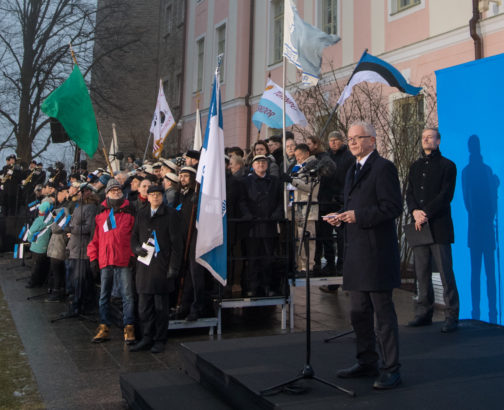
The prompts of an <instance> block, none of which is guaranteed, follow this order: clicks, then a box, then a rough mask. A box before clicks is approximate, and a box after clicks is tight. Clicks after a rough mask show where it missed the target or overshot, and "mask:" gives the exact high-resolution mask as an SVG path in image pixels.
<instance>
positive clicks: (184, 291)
mask: <svg viewBox="0 0 504 410" xmlns="http://www.w3.org/2000/svg"><path fill="white" fill-rule="evenodd" d="M440 141H441V135H440V134H439V131H438V130H437V129H433V128H432V129H431V128H429V129H426V130H424V132H423V134H422V148H423V152H422V156H421V157H420V159H419V160H418V161H417V162H415V163H414V164H413V165H412V168H411V171H410V179H409V186H408V190H407V198H406V200H407V205H408V208H409V209H408V211H409V213H410V214H411V215H412V218H413V220H414V222H415V227H416V229H417V231H421V230H422V229H426V228H424V227H425V226H426V224H428V226H430V229H431V230H432V236H433V243H428V244H425V245H423V246H419V247H416V248H415V258H416V259H418V261H419V263H417V264H416V270H417V276H418V278H419V297H418V303H417V309H416V316H415V318H414V320H413V321H411V322H410V325H411V326H424V325H429V324H431V323H432V309H433V303H434V300H433V296H432V283H431V282H430V280H429V279H430V274H431V273H432V268H431V265H430V262H429V261H430V258H431V257H433V258H434V259H435V260H436V264H437V265H438V267H439V268H440V270H441V277H442V280H443V285H444V287H445V290H444V292H445V294H444V296H445V303H446V305H447V310H446V315H447V316H446V322H445V324H444V326H443V331H444V332H451V331H454V330H456V328H457V324H458V293H457V289H456V284H455V279H454V275H453V271H452V270H451V248H450V243H452V242H453V226H452V222H451V215H450V202H451V200H452V197H453V191H454V186H455V175H456V169H455V165H454V164H453V163H452V162H451V161H449V160H447V159H446V158H444V157H442V156H441V154H440V151H439V144H440ZM324 146H326V147H327V148H324ZM284 153H285V155H284ZM199 155H200V153H199V152H198V151H194V150H189V151H187V152H186V153H184V154H183V155H179V156H176V157H174V158H171V159H165V158H159V159H158V160H156V161H146V162H144V163H142V162H141V161H139V160H137V159H136V158H135V156H134V155H129V156H128V157H127V159H126V161H125V163H124V164H122V168H123V170H121V171H118V172H116V173H113V174H111V173H109V172H107V169H103V168H98V169H96V170H94V171H93V172H89V171H88V170H87V163H86V161H80V163H79V164H78V166H76V167H75V168H74V169H72V170H71V172H70V174H69V177H68V178H67V173H66V171H65V170H64V167H63V164H62V163H59V162H57V163H56V164H55V167H54V169H49V178H48V180H47V181H45V178H46V174H45V172H44V171H43V169H42V164H39V163H36V162H34V161H33V162H32V163H31V164H30V166H29V168H28V169H27V170H26V171H23V170H22V169H20V167H19V166H18V165H17V164H16V158H15V156H12V155H11V156H10V157H8V158H7V165H6V166H5V167H4V169H3V171H2V190H1V192H2V198H1V205H2V212H3V214H4V215H15V214H16V213H23V212H24V213H25V214H30V213H31V214H32V215H33V217H34V218H32V219H33V221H32V222H31V223H30V226H29V229H27V231H26V235H25V236H26V237H25V238H23V241H24V242H25V243H26V244H29V248H30V251H31V253H32V255H33V264H32V272H31V277H30V281H29V283H28V284H27V287H28V288H32V287H40V286H45V285H46V284H48V287H49V288H50V293H49V295H48V297H47V299H46V300H47V301H48V302H60V301H63V300H65V298H67V297H68V295H71V298H70V300H71V302H70V305H71V309H72V312H73V313H83V312H86V311H87V310H89V309H91V308H92V307H93V305H95V304H96V300H95V291H94V289H95V286H94V285H95V283H97V284H98V283H99V284H100V294H99V300H98V307H99V315H100V325H99V328H98V330H97V333H96V335H95V337H94V338H93V342H95V343H100V342H103V341H106V340H108V339H109V329H110V326H111V317H110V316H111V312H110V310H111V307H110V300H111V296H119V297H120V298H121V300H122V314H123V324H124V340H125V342H126V343H128V344H132V346H131V347H130V350H131V351H138V350H145V349H151V351H152V352H154V353H157V352H161V351H163V349H164V344H165V343H166V339H167V330H168V323H169V320H170V318H177V319H185V320H187V321H194V320H197V319H198V318H200V317H204V316H205V315H206V314H207V313H208V312H209V310H211V295H212V294H215V293H219V292H221V291H223V292H224V295H226V293H227V294H228V295H229V294H232V293H233V292H238V293H239V296H241V297H272V296H276V295H277V294H285V293H283V292H284V291H285V288H286V286H283V285H285V278H286V273H287V271H289V273H292V274H296V275H303V276H304V275H305V274H306V272H307V271H308V272H310V273H311V274H312V275H322V276H330V275H343V279H344V280H343V283H344V288H345V289H347V290H349V291H350V295H351V319H352V324H353V327H354V330H355V332H356V335H357V358H358V363H357V365H355V366H354V367H353V368H350V369H345V370H344V371H342V372H341V373H340V376H341V377H360V376H369V375H375V374H376V373H377V362H378V354H377V352H376V349H375V346H374V340H375V334H374V330H373V323H374V318H373V315H374V314H376V320H377V328H378V334H379V338H378V341H379V343H380V347H381V349H380V351H381V355H382V361H383V365H382V367H381V370H382V372H381V376H380V378H379V379H378V380H377V381H376V383H375V384H376V386H375V387H376V388H391V387H395V386H396V385H397V384H399V383H400V376H399V368H400V364H399V353H398V333H397V317H396V315H395V310H394V305H393V302H392V289H393V288H395V287H398V286H399V285H400V275H399V250H398V239H397V233H396V227H395V219H396V218H397V216H398V215H399V214H400V213H401V212H402V208H403V205H402V202H403V201H402V199H401V198H402V197H401V191H400V187H399V180H398V177H397V170H396V168H395V166H394V165H393V163H392V162H390V161H388V160H386V159H384V158H381V157H380V156H379V154H378V152H377V150H376V132H375V130H374V128H373V127H372V125H371V124H368V123H365V122H358V123H355V124H353V125H352V126H351V127H350V129H349V131H348V136H345V135H344V134H343V133H342V132H339V131H332V132H330V133H329V134H328V137H327V140H326V141H320V140H319V139H318V138H317V137H314V136H311V137H308V138H307V139H306V141H305V142H298V143H297V142H296V141H295V139H294V136H293V135H292V134H291V133H287V137H286V142H285V147H284V146H283V143H282V137H281V136H277V135H276V136H272V137H270V138H268V139H267V140H258V141H257V142H255V144H253V146H252V147H251V148H250V149H249V150H244V149H242V148H240V147H228V148H226V150H225V161H226V164H225V166H226V170H227V172H226V190H227V217H228V255H229V258H228V259H229V267H228V286H227V288H226V289H224V290H222V289H220V288H219V286H218V285H217V282H216V281H214V280H212V279H211V277H210V275H209V273H208V271H206V269H205V268H204V267H203V266H202V265H200V264H198V263H197V262H196V260H195V246H196V240H197V235H198V231H197V229H196V226H195V220H196V218H195V215H196V210H197V204H198V184H197V183H196V180H195V179H196V173H197V168H198V163H199ZM427 188H429V189H427ZM310 200H311V201H310ZM312 202H313V203H312ZM19 204H21V206H20V205H19ZM305 228H306V232H307V233H308V234H307V235H305V236H303V233H304V230H305ZM285 238H287V240H285ZM305 238H307V240H306V241H304V239H305ZM303 242H304V243H305V248H306V252H298V251H297V249H295V248H296V247H302V246H303ZM293 248H294V249H293ZM294 255H295V256H294ZM279 260H286V261H287V262H289V261H290V262H294V263H293V264H292V265H291V267H286V265H287V264H285V266H283V267H282V268H279V265H278V261H279ZM323 260H324V261H325V264H323V263H322V261H323ZM322 290H324V291H333V290H334V289H333V288H330V287H324V288H322ZM138 324H140V325H141V326H137V325H138ZM138 339H139V340H138ZM135 342H137V343H135ZM383 375H385V376H383Z"/></svg>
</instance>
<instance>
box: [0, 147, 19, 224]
mask: <svg viewBox="0 0 504 410" xmlns="http://www.w3.org/2000/svg"><path fill="white" fill-rule="evenodd" d="M6 161H7V165H5V166H4V167H3V169H2V173H1V174H0V177H1V183H0V206H1V207H2V214H3V215H4V216H14V215H16V214H17V211H18V209H19V205H20V204H21V202H22V201H21V198H20V196H19V184H20V182H21V180H22V179H23V172H22V169H21V167H20V166H19V165H18V164H16V155H14V154H12V155H9V156H8V157H7V158H6Z"/></svg>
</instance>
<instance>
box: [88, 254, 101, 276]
mask: <svg viewBox="0 0 504 410" xmlns="http://www.w3.org/2000/svg"><path fill="white" fill-rule="evenodd" d="M90 266H91V273H92V274H93V278H94V279H95V280H97V279H98V278H99V277H100V265H99V264H98V259H95V260H94V261H91V262H90Z"/></svg>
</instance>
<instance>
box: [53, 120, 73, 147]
mask: <svg viewBox="0 0 504 410" xmlns="http://www.w3.org/2000/svg"><path fill="white" fill-rule="evenodd" d="M50 123H51V138H52V142H53V143H55V144H61V143H63V142H67V141H68V140H69V138H68V134H67V133H66V131H65V129H64V128H63V125H61V123H60V122H59V121H58V120H57V119H56V118H51V119H50Z"/></svg>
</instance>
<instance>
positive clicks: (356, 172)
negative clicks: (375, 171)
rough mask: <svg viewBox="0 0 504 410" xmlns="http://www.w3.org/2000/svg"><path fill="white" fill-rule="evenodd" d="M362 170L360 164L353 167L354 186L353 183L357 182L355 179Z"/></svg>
mask: <svg viewBox="0 0 504 410" xmlns="http://www.w3.org/2000/svg"><path fill="white" fill-rule="evenodd" d="M361 168H362V165H361V163H360V162H357V165H356V166H355V174H354V179H353V180H354V184H355V182H356V181H357V178H359V173H360V170H361Z"/></svg>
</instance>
